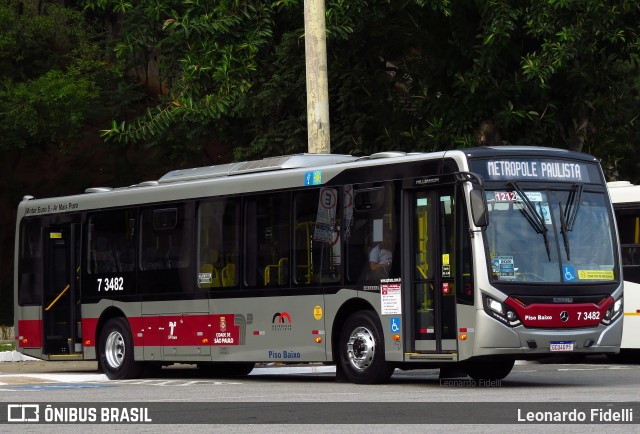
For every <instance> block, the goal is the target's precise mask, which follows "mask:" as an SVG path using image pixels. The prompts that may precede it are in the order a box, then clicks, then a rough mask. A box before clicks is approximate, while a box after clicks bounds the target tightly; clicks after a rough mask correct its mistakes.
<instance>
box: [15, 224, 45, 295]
mask: <svg viewBox="0 0 640 434" xmlns="http://www.w3.org/2000/svg"><path fill="white" fill-rule="evenodd" d="M42 250H43V247H42V221H41V219H39V218H36V219H29V220H26V219H25V220H24V221H23V223H22V227H21V230H20V264H19V270H20V277H19V279H20V280H19V286H18V302H19V304H20V306H25V305H30V304H31V305H34V304H40V303H42Z"/></svg>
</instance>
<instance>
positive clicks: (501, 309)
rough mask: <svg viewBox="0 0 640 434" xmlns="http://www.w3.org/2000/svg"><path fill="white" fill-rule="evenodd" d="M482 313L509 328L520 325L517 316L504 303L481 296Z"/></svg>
mask: <svg viewBox="0 0 640 434" xmlns="http://www.w3.org/2000/svg"><path fill="white" fill-rule="evenodd" d="M482 297H483V303H482V305H483V306H484V311H485V312H486V313H487V314H488V315H489V316H491V317H493V318H495V319H497V320H498V321H500V322H501V323H503V324H506V325H508V326H509V327H515V326H519V325H520V324H522V323H521V321H520V317H519V316H518V314H517V313H516V312H515V311H514V310H513V309H511V307H509V306H507V305H506V304H504V303H501V302H499V301H498V300H496V299H495V298H492V297H489V296H488V295H483V296H482Z"/></svg>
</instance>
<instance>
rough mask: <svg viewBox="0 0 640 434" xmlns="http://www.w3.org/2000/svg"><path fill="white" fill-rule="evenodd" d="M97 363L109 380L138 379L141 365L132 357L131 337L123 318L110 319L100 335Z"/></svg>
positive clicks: (127, 324)
mask: <svg viewBox="0 0 640 434" xmlns="http://www.w3.org/2000/svg"><path fill="white" fill-rule="evenodd" d="M98 362H99V363H100V367H101V368H102V371H103V372H104V373H105V374H106V375H107V377H108V378H109V379H110V380H125V379H130V378H139V377H140V374H141V373H142V364H141V363H139V362H136V361H135V360H134V357H133V337H132V336H131V329H130V327H129V323H128V322H127V321H126V320H125V319H124V318H112V319H110V320H109V321H107V323H106V324H105V326H104V328H103V329H102V332H101V333H100V341H99V353H98Z"/></svg>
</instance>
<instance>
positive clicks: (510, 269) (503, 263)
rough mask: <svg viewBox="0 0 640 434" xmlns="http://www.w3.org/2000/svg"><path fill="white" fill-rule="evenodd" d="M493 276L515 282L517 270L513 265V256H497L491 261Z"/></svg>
mask: <svg viewBox="0 0 640 434" xmlns="http://www.w3.org/2000/svg"><path fill="white" fill-rule="evenodd" d="M491 268H492V271H493V274H495V275H496V276H497V278H498V279H501V280H515V279H516V269H515V266H514V263H513V256H496V257H495V258H493V259H492V260H491Z"/></svg>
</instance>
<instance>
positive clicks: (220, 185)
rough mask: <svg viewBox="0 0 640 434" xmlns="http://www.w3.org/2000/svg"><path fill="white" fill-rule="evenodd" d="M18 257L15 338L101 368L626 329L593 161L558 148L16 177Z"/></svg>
mask: <svg viewBox="0 0 640 434" xmlns="http://www.w3.org/2000/svg"><path fill="white" fill-rule="evenodd" d="M383 242H384V246H385V247H384V248H385V249H387V252H386V253H385V255H384V256H385V258H386V259H385V260H384V261H385V263H384V264H377V265H376V264H374V263H373V262H374V259H375V258H373V256H372V251H373V250H375V249H380V248H382V247H381V246H382V245H383ZM15 264H16V267H15V276H14V277H15V316H16V326H17V328H16V330H17V331H16V339H17V348H18V350H19V351H21V352H22V353H24V354H27V355H30V356H33V357H36V358H40V359H45V360H96V359H97V360H98V362H99V365H100V367H101V368H102V369H103V370H104V372H105V373H106V374H107V375H108V376H109V378H111V379H122V378H133V377H136V376H139V375H141V373H142V370H143V368H144V367H154V366H155V367H158V366H163V365H168V364H172V363H176V362H181V363H191V364H197V365H198V367H200V368H202V369H207V370H209V371H211V372H212V373H214V374H215V375H241V374H247V373H248V372H250V371H251V369H252V368H253V366H254V364H255V363H256V362H280V363H288V362H292V363H312V362H323V363H327V364H335V365H336V367H337V368H336V369H337V373H338V375H341V376H344V377H345V378H346V379H348V380H349V381H352V382H356V383H377V382H383V381H386V380H387V379H388V378H389V376H390V375H391V374H392V373H393V370H394V369H395V368H401V369H413V368H429V367H433V368H441V369H445V370H447V369H450V371H449V372H450V373H451V372H454V371H458V372H459V371H460V370H461V369H464V370H465V371H466V373H468V374H469V375H470V376H471V377H473V378H474V379H498V378H503V377H505V376H506V375H508V374H509V372H510V371H511V369H512V367H513V364H514V361H515V360H516V359H534V358H538V357H543V356H548V355H549V354H555V353H556V352H559V353H573V354H606V353H610V354H612V353H617V352H618V351H619V346H620V339H621V335H622V301H623V299H622V291H623V288H622V286H623V285H622V279H621V271H620V267H621V263H620V259H619V246H618V240H617V232H616V227H615V220H614V216H613V210H612V206H611V203H610V199H609V195H608V193H607V188H606V184H605V180H604V176H603V173H602V170H601V168H600V166H599V164H598V162H597V160H596V159H595V158H594V157H591V156H588V155H584V154H578V153H572V152H568V151H563V150H558V149H549V148H535V147H525V148H518V147H506V146H502V147H495V148H492V147H485V148H476V149H464V150H452V151H446V152H436V153H399V152H388V153H380V154H374V155H371V156H369V157H355V156H349V155H292V156H282V157H276V158H268V159H264V160H260V161H249V162H239V163H230V164H224V165H218V166H212V167H202V168H195V169H190V170H176V171H172V172H169V173H167V174H166V175H165V176H163V177H161V178H160V179H159V180H157V181H147V182H143V183H141V184H137V185H133V186H129V187H123V188H91V189H88V190H86V192H85V193H83V194H79V195H74V196H67V197H56V198H47V199H36V198H33V197H31V196H25V198H24V200H23V201H22V202H21V203H20V205H19V207H18V213H17V229H16V245H15Z"/></svg>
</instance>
